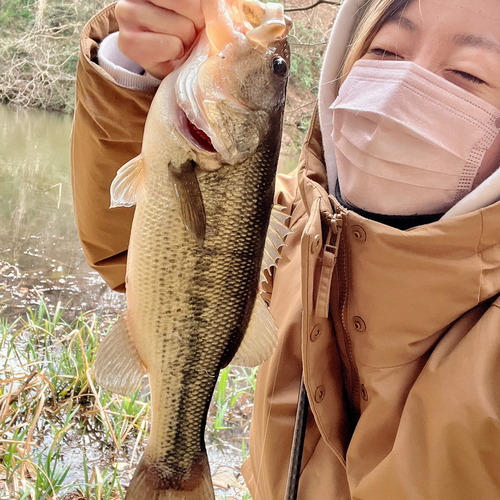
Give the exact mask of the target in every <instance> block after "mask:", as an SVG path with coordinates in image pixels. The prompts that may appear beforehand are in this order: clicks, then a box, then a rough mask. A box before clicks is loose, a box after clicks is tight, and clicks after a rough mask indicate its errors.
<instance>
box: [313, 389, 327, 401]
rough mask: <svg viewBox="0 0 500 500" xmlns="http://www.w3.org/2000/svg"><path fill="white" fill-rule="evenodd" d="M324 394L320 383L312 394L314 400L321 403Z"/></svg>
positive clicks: (324, 391)
mask: <svg viewBox="0 0 500 500" xmlns="http://www.w3.org/2000/svg"><path fill="white" fill-rule="evenodd" d="M325 394H326V390H325V388H324V387H323V386H322V385H320V386H319V387H318V388H317V389H316V393H315V394H314V401H316V403H321V401H323V399H325Z"/></svg>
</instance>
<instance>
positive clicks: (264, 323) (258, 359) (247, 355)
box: [230, 295, 278, 367]
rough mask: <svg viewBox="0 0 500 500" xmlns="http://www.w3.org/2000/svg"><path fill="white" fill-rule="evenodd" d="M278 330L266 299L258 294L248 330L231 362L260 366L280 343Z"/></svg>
mask: <svg viewBox="0 0 500 500" xmlns="http://www.w3.org/2000/svg"><path fill="white" fill-rule="evenodd" d="M277 330H278V329H277V328H276V323H275V322H274V319H273V317H272V316H271V313H270V312H269V309H268V308H267V305H266V303H265V302H264V299H263V298H262V297H261V296H260V295H257V298H256V299H255V305H254V307H253V311H252V316H251V317H250V322H249V323H248V328H247V331H246V332H245V336H244V337H243V340H242V342H241V345H240V347H239V349H238V352H237V353H236V354H235V355H234V358H233V359H232V360H231V363H230V364H231V365H235V366H248V367H250V366H258V365H260V364H261V363H263V362H264V361H266V359H269V358H270V357H271V354H272V353H273V351H274V348H275V347H276V344H277V343H278V337H277V335H276V332H277Z"/></svg>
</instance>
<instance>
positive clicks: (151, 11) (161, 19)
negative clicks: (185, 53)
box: [115, 2, 197, 50]
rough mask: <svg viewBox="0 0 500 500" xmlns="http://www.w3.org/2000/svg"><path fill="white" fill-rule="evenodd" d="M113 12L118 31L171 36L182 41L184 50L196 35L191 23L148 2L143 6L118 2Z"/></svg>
mask: <svg viewBox="0 0 500 500" xmlns="http://www.w3.org/2000/svg"><path fill="white" fill-rule="evenodd" d="M115 12H116V18H117V20H118V25H119V27H120V30H124V31H126V30H129V31H134V32H135V31H151V32H155V33H163V34H167V35H173V36H176V37H178V38H180V39H181V40H182V43H183V44H184V50H187V49H189V47H191V45H192V43H193V42H194V40H195V38H196V35H197V32H196V28H195V26H194V23H193V21H191V20H190V19H188V18H186V17H184V16H181V15H180V14H178V13H176V12H172V11H169V10H165V9H162V8H160V7H157V6H156V5H153V4H151V3H149V2H148V3H143V4H138V3H135V2H119V3H118V4H117V5H116V8H115Z"/></svg>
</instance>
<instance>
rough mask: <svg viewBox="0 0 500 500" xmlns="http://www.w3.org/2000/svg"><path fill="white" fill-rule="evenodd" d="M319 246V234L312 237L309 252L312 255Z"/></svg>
mask: <svg viewBox="0 0 500 500" xmlns="http://www.w3.org/2000/svg"><path fill="white" fill-rule="evenodd" d="M320 245H321V236H320V235H319V234H317V235H315V236H314V239H313V242H312V245H311V252H312V253H314V252H316V251H317V250H318V248H319V246H320Z"/></svg>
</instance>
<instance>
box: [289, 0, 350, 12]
mask: <svg viewBox="0 0 500 500" xmlns="http://www.w3.org/2000/svg"><path fill="white" fill-rule="evenodd" d="M322 3H326V4H328V5H337V6H339V5H340V2H330V1H328V0H317V1H316V2H315V3H313V4H312V5H308V6H307V7H292V8H288V9H285V12H297V11H299V10H309V9H314V7H317V6H318V5H320V4H322Z"/></svg>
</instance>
